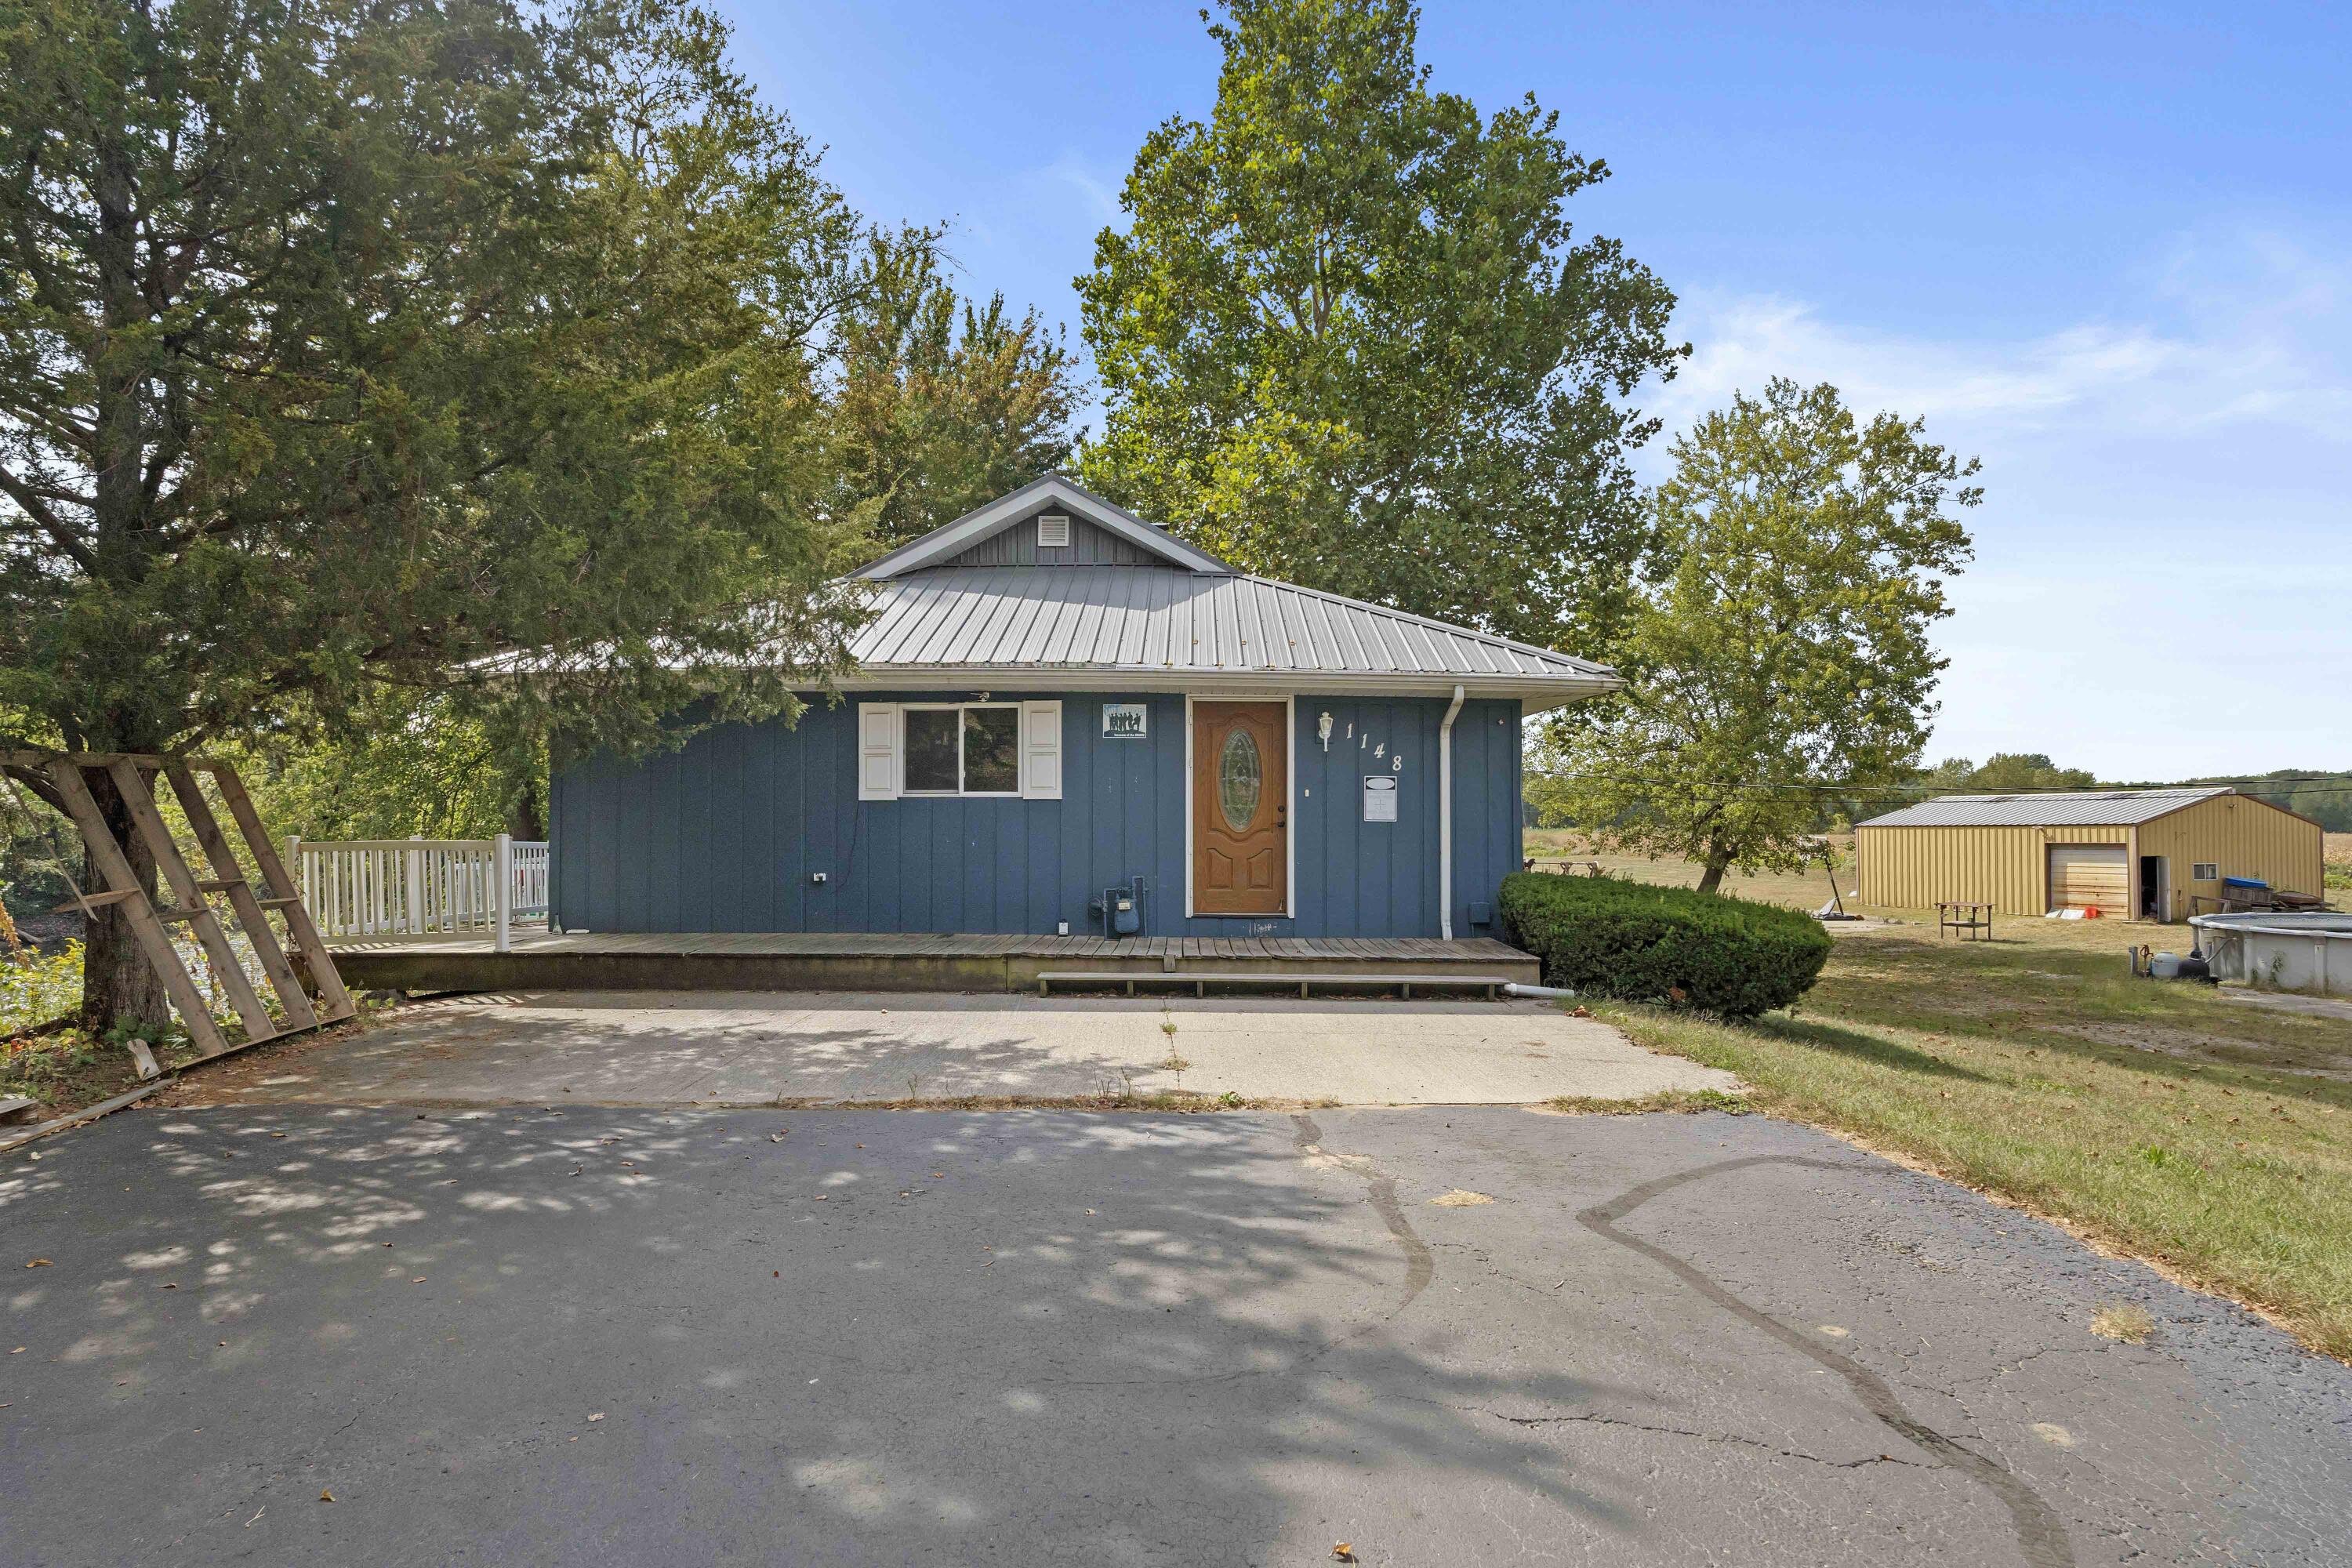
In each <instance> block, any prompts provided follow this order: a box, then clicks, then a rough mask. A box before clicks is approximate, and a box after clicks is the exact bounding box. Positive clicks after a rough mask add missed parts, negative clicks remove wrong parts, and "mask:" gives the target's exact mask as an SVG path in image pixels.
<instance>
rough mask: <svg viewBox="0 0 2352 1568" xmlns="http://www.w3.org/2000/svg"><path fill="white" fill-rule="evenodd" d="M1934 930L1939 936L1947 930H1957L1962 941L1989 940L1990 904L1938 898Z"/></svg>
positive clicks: (1990, 930) (1990, 935) (1990, 937)
mask: <svg viewBox="0 0 2352 1568" xmlns="http://www.w3.org/2000/svg"><path fill="white" fill-rule="evenodd" d="M1936 931H1937V935H1939V936H1940V935H1942V934H1944V933H1945V932H1948V931H1958V932H1959V933H1960V940H1961V941H1963V942H1990V941H1991V940H1992V906H1991V905H1990V904H1977V903H1969V902H1966V901H1963V900H1958V899H1946V900H1939V901H1938V902H1937V905H1936ZM1979 932H1981V933H1982V934H1981V935H1979Z"/></svg>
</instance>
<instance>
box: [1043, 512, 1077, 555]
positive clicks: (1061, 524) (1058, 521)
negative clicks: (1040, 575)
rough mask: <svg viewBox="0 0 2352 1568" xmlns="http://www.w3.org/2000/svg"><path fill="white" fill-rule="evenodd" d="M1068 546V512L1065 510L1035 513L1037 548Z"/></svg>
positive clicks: (1059, 548) (1063, 547)
mask: <svg viewBox="0 0 2352 1568" xmlns="http://www.w3.org/2000/svg"><path fill="white" fill-rule="evenodd" d="M1069 547H1070V514H1069V513H1067V512H1066V511H1047V512H1040V513H1038V515H1037V548H1038V549H1040V550H1067V549H1068V548H1069Z"/></svg>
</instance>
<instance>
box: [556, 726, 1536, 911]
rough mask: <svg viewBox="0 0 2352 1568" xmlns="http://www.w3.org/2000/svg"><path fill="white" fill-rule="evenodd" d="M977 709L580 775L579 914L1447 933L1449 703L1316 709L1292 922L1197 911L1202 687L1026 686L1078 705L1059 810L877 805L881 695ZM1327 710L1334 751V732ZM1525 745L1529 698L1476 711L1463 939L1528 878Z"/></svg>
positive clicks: (574, 773) (737, 736)
mask: <svg viewBox="0 0 2352 1568" xmlns="http://www.w3.org/2000/svg"><path fill="white" fill-rule="evenodd" d="M970 695H971V694H970V693H969V692H965V691H961V690H957V691H948V692H940V691H915V692H903V693H888V692H861V693H859V694H857V697H856V699H853V700H845V701H843V702H842V703H840V704H839V705H837V706H827V705H824V704H823V703H819V704H817V705H815V706H813V707H811V708H810V709H809V710H808V711H807V712H805V713H804V714H803V715H802V717H801V721H800V722H799V724H798V725H796V726H792V727H789V728H788V727H786V726H785V725H783V724H782V723H768V724H759V725H741V724H736V725H726V726H722V727H720V728H718V729H714V730H709V731H704V732H703V733H701V734H699V735H697V736H696V737H695V738H694V739H693V740H692V741H690V742H688V744H687V745H686V746H685V747H684V749H682V750H680V751H677V752H667V753H664V754H661V755H658V756H653V757H646V758H642V759H639V760H637V761H635V762H619V761H616V760H614V759H612V758H609V757H596V758H592V759H590V760H588V761H586V762H584V763H580V764H578V765H575V766H572V767H568V768H565V769H563V770H562V771H561V772H560V773H557V775H556V777H555V780H554V788H553V797H552V801H551V813H550V816H551V822H550V834H549V837H550V839H551V877H552V883H553V887H552V898H553V902H554V910H555V917H556V920H557V921H558V922H559V923H560V924H562V926H563V927H564V928H565V929H567V930H577V931H1001V932H1028V933H1047V932H1051V931H1054V930H1055V927H1056V925H1057V923H1058V922H1060V921H1068V922H1069V925H1070V930H1071V931H1073V932H1085V931H1087V930H1088V929H1089V917H1088V914H1087V902H1088V900H1091V899H1093V898H1095V897H1097V896H1098V895H1099V893H1100V891H1101V889H1103V888H1105V887H1107V886H1108V885H1110V884H1112V883H1114V882H1119V883H1123V882H1125V881H1127V880H1128V879H1129V878H1131V877H1134V876H1137V875H1141V876H1143V877H1144V878H1146V879H1148V890H1147V894H1146V903H1145V907H1144V910H1143V916H1144V927H1145V931H1146V934H1150V935H1160V936H1167V935H1175V934H1184V935H1195V936H1247V935H1276V936H1434V935H1436V934H1438V931H1439V921H1438V907H1437V905H1438V893H1437V888H1438V836H1437V804H1438V803H1437V796H1438V787H1437V735H1438V729H1439V726H1440V724H1441V723H1442V721H1444V714H1445V707H1446V704H1445V701H1444V700H1443V699H1436V698H1369V699H1368V698H1339V697H1317V696H1314V695H1311V694H1301V695H1300V696H1298V697H1297V699H1296V706H1295V711H1294V714H1293V721H1292V726H1291V737H1290V749H1291V763H1292V767H1293V771H1294V773H1295V775H1296V781H1295V782H1296V789H1297V796H1296V800H1295V803H1294V804H1295V806H1296V809H1295V811H1294V813H1293V815H1292V816H1291V819H1290V826H1291V832H1292V835H1293V837H1294V846H1293V850H1294V860H1293V865H1294V868H1295V875H1294V879H1293V884H1292V889H1291V912H1292V918H1288V919H1284V918H1279V917H1266V916H1250V917H1231V916H1229V917H1198V918H1192V919H1187V918H1186V917H1185V915H1184V888H1185V882H1184V878H1185V870H1186V858H1187V850H1186V842H1185V812H1186V810H1187V808H1188V805H1189V802H1190V799H1191V790H1190V787H1189V780H1188V778H1187V776H1186V771H1185V748H1184V733H1185V705H1184V698H1183V696H1182V694H1181V693H1166V692H1160V693H1146V694H1137V693H1121V692H1078V693H1065V692H1051V693H1048V692H1024V693H1019V694H1017V695H1019V696H1022V697H1025V698H1029V699H1031V700H1036V699H1041V698H1053V699H1055V700H1059V701H1060V702H1061V703H1062V766H1063V782H1062V798H1061V799H1060V800H1058V801H1052V800H1010V799H1001V798H977V799H955V798H944V799H941V798H914V799H898V800H869V801H861V800H859V799H858V798H857V790H856V769H857V746H856V740H857V737H856V722H857V702H858V701H859V700H864V701H868V702H877V701H918V702H919V701H940V700H954V699H957V698H969V697H970ZM1013 695H1016V694H1013V693H998V694H997V697H998V699H999V700H1003V699H1005V698H1007V697H1010V696H1013ZM1218 700H1224V699H1223V698H1219V699H1218ZM1107 702H1121V703H1142V704H1145V705H1146V706H1147V707H1148V708H1149V710H1150V714H1149V719H1148V722H1147V725H1146V734H1145V735H1144V737H1143V738H1141V739H1120V740H1111V739H1106V738H1105V737H1104V736H1103V734H1102V708H1103V704H1105V703H1107ZM1325 712H1328V713H1329V714H1330V715H1331V719H1332V741H1331V744H1330V748H1329V750H1328V752H1327V751H1326V750H1325V749H1324V747H1323V744H1322V742H1321V741H1320V739H1319V738H1318V734H1317V728H1318V717H1319V715H1321V714H1323V713H1325ZM1351 731H1352V733H1351ZM1519 732H1520V721H1519V705H1518V703H1517V701H1513V700H1473V701H1468V702H1465V703H1464V704H1463V708H1462V712H1461V714H1460V715H1459V716H1458V717H1457V718H1456V720H1455V721H1454V934H1455V935H1456V936H1474V935H1498V934H1499V931H1498V929H1497V928H1496V926H1495V925H1493V924H1492V923H1489V924H1486V925H1481V926H1473V925H1472V924H1471V923H1470V915H1471V913H1472V910H1471V906H1472V905H1473V904H1476V905H1479V906H1481V910H1480V911H1479V912H1482V913H1486V914H1487V915H1488V916H1489V917H1490V921H1491V917H1492V913H1493V906H1494V902H1495V897H1496V889H1497V888H1498V887H1499V886H1500V884H1501V882H1502V879H1503V877H1504V876H1505V874H1506V873H1507V872H1510V871H1514V870H1517V868H1518V862H1519V842H1520V801H1519V740H1520V733H1519ZM1374 747H1384V748H1386V754H1385V755H1382V756H1380V757H1377V758H1376V757H1375V756H1374V755H1373V748H1374ZM1400 758H1401V759H1402V767H1398V766H1397V765H1396V763H1397V762H1398V760H1399V759H1400ZM1370 773H1381V774H1385V775H1386V776H1388V777H1389V778H1391V779H1393V780H1395V781H1396V784H1397V790H1396V799H1397V817H1398V820H1397V821H1396V822H1394V823H1367V822H1365V821H1364V820H1363V796H1364V785H1363V779H1364V776H1365V775H1367V774H1370ZM818 872H823V873H824V876H825V880H824V882H822V883H819V882H816V881H814V880H813V878H814V874H815V873H818Z"/></svg>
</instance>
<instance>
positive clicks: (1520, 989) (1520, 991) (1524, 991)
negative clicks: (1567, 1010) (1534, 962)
mask: <svg viewBox="0 0 2352 1568" xmlns="http://www.w3.org/2000/svg"><path fill="white" fill-rule="evenodd" d="M1503 993H1504V994H1505V995H1507V996H1539V997H1541V998H1543V999H1544V1000H1545V1001H1547V1002H1565V1001H1567V1000H1568V999H1569V998H1570V997H1571V996H1574V995H1575V994H1576V993H1575V992H1573V991H1570V990H1568V989H1567V988H1566V987H1564V986H1559V985H1522V984H1519V983H1518V982H1517V981H1516V980H1514V981H1512V982H1511V983H1510V984H1507V985H1506V986H1504V987H1503Z"/></svg>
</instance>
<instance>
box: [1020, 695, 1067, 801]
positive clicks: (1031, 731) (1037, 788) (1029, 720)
mask: <svg viewBox="0 0 2352 1568" xmlns="http://www.w3.org/2000/svg"><path fill="white" fill-rule="evenodd" d="M1021 794H1022V795H1023V796H1024V798H1025V799H1029V800H1059V799H1061V798H1062V705H1061V704H1060V703H1058V702H1024V703H1023V704H1022V705H1021Z"/></svg>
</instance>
